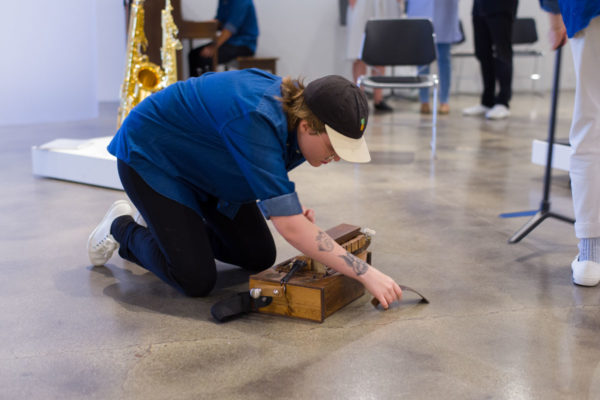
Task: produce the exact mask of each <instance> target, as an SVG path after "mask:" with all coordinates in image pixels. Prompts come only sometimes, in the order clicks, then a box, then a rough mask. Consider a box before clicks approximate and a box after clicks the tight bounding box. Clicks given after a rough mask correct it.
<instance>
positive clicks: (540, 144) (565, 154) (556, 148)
mask: <svg viewBox="0 0 600 400" xmlns="http://www.w3.org/2000/svg"><path fill="white" fill-rule="evenodd" d="M570 156H571V146H567V145H564V144H560V143H554V145H553V146H552V168H558V169H562V170H563V171H568V170H569V157H570ZM547 158H548V142H546V141H543V140H534V141H533V144H532V146H531V162H532V163H534V164H538V165H544V166H545V165H546V160H547Z"/></svg>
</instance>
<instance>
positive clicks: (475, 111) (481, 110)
mask: <svg viewBox="0 0 600 400" xmlns="http://www.w3.org/2000/svg"><path fill="white" fill-rule="evenodd" d="M489 110H490V108H489V107H486V106H484V105H482V104H478V105H476V106H473V107H469V108H463V110H462V113H463V115H468V116H471V117H473V116H476V115H484V114H485V113H487V112H488V111H489Z"/></svg>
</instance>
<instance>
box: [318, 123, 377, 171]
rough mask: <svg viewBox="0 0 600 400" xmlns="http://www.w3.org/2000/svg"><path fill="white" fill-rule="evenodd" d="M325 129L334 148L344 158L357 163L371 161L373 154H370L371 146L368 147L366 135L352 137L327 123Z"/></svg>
mask: <svg viewBox="0 0 600 400" xmlns="http://www.w3.org/2000/svg"><path fill="white" fill-rule="evenodd" d="M325 131H326V132H327V135H328V136H329V140H330V141H331V145H332V146H333V149H334V150H335V152H336V154H337V155H338V156H340V158H341V159H342V160H345V161H349V162H355V163H367V162H369V161H371V155H370V154H369V148H368V147H367V142H366V141H365V136H364V135H363V136H362V137H361V138H360V139H352V138H349V137H348V136H344V135H342V134H341V133H339V132H338V131H336V130H335V129H333V128H332V127H330V126H329V125H327V124H326V125H325Z"/></svg>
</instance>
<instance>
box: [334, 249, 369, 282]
mask: <svg viewBox="0 0 600 400" xmlns="http://www.w3.org/2000/svg"><path fill="white" fill-rule="evenodd" d="M340 257H341V258H343V259H344V261H346V264H348V266H349V267H350V268H352V270H353V271H354V273H355V274H356V275H357V276H361V275H362V274H364V273H365V272H367V270H368V269H369V264H367V263H366V262H364V261H363V260H361V259H360V258H358V257H356V256H354V255H352V254H350V253H349V252H346V254H344V255H342V256H340Z"/></svg>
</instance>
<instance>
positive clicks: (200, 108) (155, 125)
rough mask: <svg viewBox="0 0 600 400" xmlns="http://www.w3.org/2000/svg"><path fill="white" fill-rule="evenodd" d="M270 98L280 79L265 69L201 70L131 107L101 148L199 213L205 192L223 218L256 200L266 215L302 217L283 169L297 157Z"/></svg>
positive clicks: (278, 93) (278, 108)
mask: <svg viewBox="0 0 600 400" xmlns="http://www.w3.org/2000/svg"><path fill="white" fill-rule="evenodd" d="M277 97H281V78H280V77H277V76H275V75H271V74H269V73H267V72H264V71H261V70H258V69H246V70H241V71H230V72H220V73H205V74H203V75H202V76H201V77H199V78H191V79H188V80H186V81H180V82H177V83H174V84H173V85H171V86H169V87H167V88H165V89H163V90H161V91H159V92H157V93H154V94H153V95H151V96H149V97H147V98H146V99H145V100H144V101H142V102H141V103H140V104H138V105H137V106H136V107H134V108H133V109H132V110H131V112H130V113H129V115H128V116H127V118H126V119H125V121H124V122H123V124H122V125H121V128H120V129H119V131H118V132H117V134H116V135H115V137H114V138H113V140H112V141H111V143H110V144H109V145H108V151H109V152H110V153H111V154H113V155H115V156H116V157H117V158H118V159H120V160H122V161H124V162H125V163H127V164H128V165H129V166H130V167H132V168H133V169H134V170H135V171H136V172H137V173H138V174H139V175H140V176H141V177H142V178H143V179H144V181H145V182H146V183H148V184H149V185H150V186H151V187H152V188H153V189H154V190H155V191H157V192H158V193H160V194H162V195H163V196H165V197H168V198H170V199H172V200H175V201H177V202H178V203H181V204H184V205H186V206H188V207H190V208H192V209H194V210H195V211H196V212H198V213H199V214H202V213H201V211H200V208H199V206H198V202H200V201H205V200H206V199H207V194H208V195H212V196H214V197H216V198H218V199H219V205H218V208H219V210H220V211H221V212H222V213H223V214H225V215H227V216H229V217H230V218H233V217H234V216H235V214H236V213H237V211H238V209H239V207H240V205H242V204H245V203H249V202H254V201H256V200H260V201H259V203H258V205H259V207H260V209H261V211H262V212H263V214H264V215H265V217H266V218H269V217H271V216H282V215H295V214H301V213H302V206H301V205H300V202H299V200H298V196H297V194H296V192H295V185H294V183H293V182H291V181H290V180H289V178H288V171H290V170H291V169H293V168H295V167H296V166H298V165H299V164H301V163H302V162H303V161H304V157H303V156H302V154H301V153H300V149H299V148H298V142H297V136H296V132H295V131H291V132H289V131H288V128H287V117H286V114H285V112H284V111H283V107H282V104H281V102H280V101H279V100H277Z"/></svg>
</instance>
